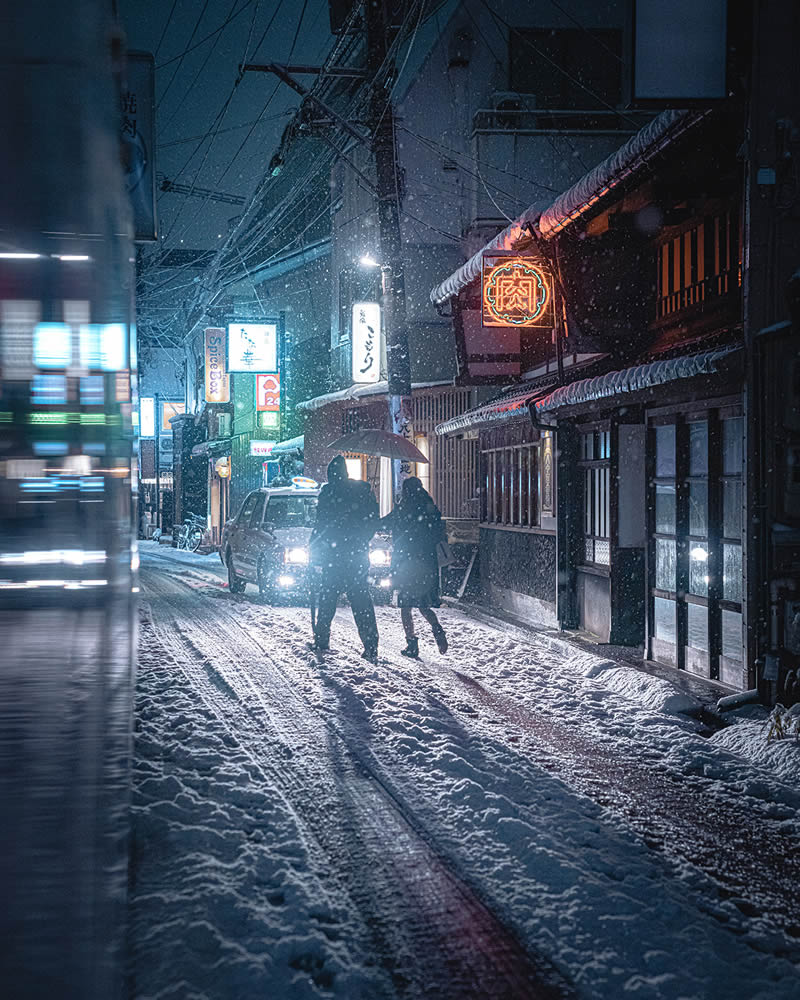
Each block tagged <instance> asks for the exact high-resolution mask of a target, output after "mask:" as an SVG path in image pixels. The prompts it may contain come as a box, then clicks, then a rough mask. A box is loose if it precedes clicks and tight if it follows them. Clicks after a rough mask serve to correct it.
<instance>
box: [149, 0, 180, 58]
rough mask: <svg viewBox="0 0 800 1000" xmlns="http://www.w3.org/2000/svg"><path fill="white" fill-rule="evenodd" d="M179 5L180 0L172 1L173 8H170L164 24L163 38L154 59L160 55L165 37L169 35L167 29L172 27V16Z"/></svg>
mask: <svg viewBox="0 0 800 1000" xmlns="http://www.w3.org/2000/svg"><path fill="white" fill-rule="evenodd" d="M177 5H178V0H172V7H171V8H170V12H169V15H168V16H167V20H166V21H165V22H164V30H163V31H162V32H161V38H159V40H158V45H156V51H155V55H154V56H153V58H154V59H155V58H156V56H157V55H158V52H159V49H160V48H161V43H162V42H163V41H164V36H165V35H166V33H167V28H168V27H169V26H170V24H171V22H172V15H173V14H174V13H175V8H176V7H177Z"/></svg>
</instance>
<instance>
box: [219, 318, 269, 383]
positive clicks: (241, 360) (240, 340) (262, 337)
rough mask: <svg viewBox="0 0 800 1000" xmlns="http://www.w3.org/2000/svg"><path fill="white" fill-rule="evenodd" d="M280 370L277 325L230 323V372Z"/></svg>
mask: <svg viewBox="0 0 800 1000" xmlns="http://www.w3.org/2000/svg"><path fill="white" fill-rule="evenodd" d="M277 370H278V326H277V323H229V324H228V371H231V372H253V373H254V374H255V373H256V372H275V371H277Z"/></svg>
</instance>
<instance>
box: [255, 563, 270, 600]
mask: <svg viewBox="0 0 800 1000" xmlns="http://www.w3.org/2000/svg"><path fill="white" fill-rule="evenodd" d="M257 577H258V592H259V594H261V596H262V597H263V598H265V599H266V600H267V601H268V602H269V603H271V602H272V585H271V584H270V582H269V576H268V575H267V565H266V561H265V560H264V558H263V557H262V558H261V559H259V560H258V571H257Z"/></svg>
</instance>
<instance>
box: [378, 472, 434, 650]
mask: <svg viewBox="0 0 800 1000" xmlns="http://www.w3.org/2000/svg"><path fill="white" fill-rule="evenodd" d="M381 527H385V528H387V529H389V530H391V533H392V582H393V585H394V587H395V588H396V590H397V603H398V606H399V607H400V620H401V621H402V623H403V631H404V632H405V634H406V642H407V643H408V645H407V646H406V648H405V649H403V650H401V652H402V654H403V656H410V657H413V658H416V657H417V656H419V639H418V638H417V636H416V635H415V633H414V618H413V615H412V609H413V608H416V609H417V610H418V611H419V613H420V614H421V615H422V617H423V618H424V619H425V621H426V622H427V623H428V624H429V625H430V627H431V628H432V629H433V637H434V639H435V640H436V645H437V647H438V648H439V652H440V653H446V652H447V636H446V635H445V631H444V629H443V628H442V626H441V624H440V622H439V619H438V618H437V617H436V614H435V612H434V611H433V608H438V607H439V605H440V601H439V560H438V558H437V555H436V546H437V545H438V544H439V542H443V541H444V538H445V529H444V523H443V522H442V515H441V512H440V511H439V508H438V507H437V506H436V504H435V503H434V502H433V498H432V497H431V495H430V494H429V493H427V492H426V491H425V489H424V487H423V485H422V483H421V482H420V480H419V479H418V478H417V477H416V476H409V477H408V479H406V480H404V482H403V486H402V490H401V492H400V502H399V503H398V504H397V506H396V507H395V508H394V510H393V511H392V512H391V513H390V514H387V515H386V517H384V518H382V519H381Z"/></svg>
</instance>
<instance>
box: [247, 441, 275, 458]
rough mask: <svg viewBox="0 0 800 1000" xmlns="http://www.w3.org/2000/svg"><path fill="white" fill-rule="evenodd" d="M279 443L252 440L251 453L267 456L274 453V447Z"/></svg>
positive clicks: (257, 455)
mask: <svg viewBox="0 0 800 1000" xmlns="http://www.w3.org/2000/svg"><path fill="white" fill-rule="evenodd" d="M277 443H278V442H277V441H251V442H250V454H251V455H253V456H256V457H261V458H264V457H265V456H267V455H271V454H272V449H273V448H274V447H275V445H276V444H277Z"/></svg>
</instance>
